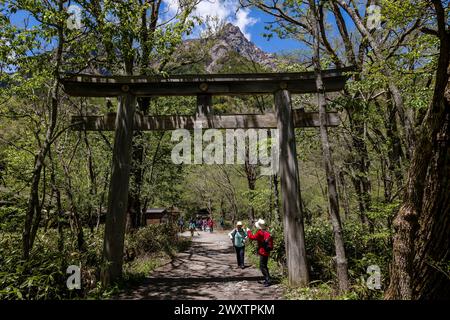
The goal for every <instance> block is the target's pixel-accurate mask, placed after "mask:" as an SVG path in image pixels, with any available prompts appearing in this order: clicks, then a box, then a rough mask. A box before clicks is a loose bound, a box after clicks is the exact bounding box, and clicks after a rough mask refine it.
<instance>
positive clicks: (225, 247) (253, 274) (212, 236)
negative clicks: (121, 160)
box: [117, 232, 282, 300]
mask: <svg viewBox="0 0 450 320" xmlns="http://www.w3.org/2000/svg"><path fill="white" fill-rule="evenodd" d="M183 235H184V236H188V234H187V233H185V234H183ZM260 280H262V276H261V273H260V271H259V270H258V269H257V268H256V267H254V266H248V267H247V268H245V269H240V268H238V267H237V265H236V257H235V253H234V249H233V247H232V244H231V241H230V240H229V239H228V237H227V234H226V233H224V232H214V233H207V232H201V233H200V236H198V235H196V236H194V238H193V242H192V246H191V247H190V248H189V249H187V250H186V251H184V252H181V253H178V254H177V255H176V257H175V258H174V259H172V261H170V262H169V263H166V264H165V265H163V266H161V267H159V268H158V269H156V270H155V271H154V272H153V273H152V274H151V275H150V276H149V277H148V278H147V279H146V280H145V281H144V282H143V283H142V284H140V285H139V286H138V287H135V288H132V289H129V290H127V291H126V292H123V293H122V294H120V295H119V296H118V297H117V298H118V299H160V300H172V299H182V300H190V299H195V300H197V299H198V300H201V299H208V300H210V299H229V300H234V299H239V300H267V299H269V300H270V299H280V298H281V296H282V289H281V288H280V287H279V286H278V285H277V284H274V285H272V286H270V287H268V288H264V287H263V285H262V284H261V283H258V281H260Z"/></svg>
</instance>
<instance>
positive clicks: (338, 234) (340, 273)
mask: <svg viewBox="0 0 450 320" xmlns="http://www.w3.org/2000/svg"><path fill="white" fill-rule="evenodd" d="M309 4H310V9H311V10H312V15H313V18H314V21H315V25H314V27H313V30H314V55H313V64H314V73H315V77H316V87H317V103H318V106H319V118H320V140H321V143H322V153H323V160H324V166H325V173H326V176H327V186H328V201H329V211H330V218H331V224H332V226H333V234H334V246H335V250H336V266H337V277H338V281H339V290H340V292H346V291H347V290H348V289H349V280H348V267H347V258H346V256H345V249H344V238H343V234H342V226H341V219H340V216H339V197H338V194H337V187H336V177H335V173H334V166H333V159H332V156H331V150H330V144H329V141H328V132H327V127H326V116H327V114H326V100H325V88H324V86H323V81H322V74H321V72H322V70H321V66H320V21H319V13H318V11H317V9H316V3H315V0H309Z"/></svg>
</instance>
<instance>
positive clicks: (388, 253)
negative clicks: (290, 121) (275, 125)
mask: <svg viewBox="0 0 450 320" xmlns="http://www.w3.org/2000/svg"><path fill="white" fill-rule="evenodd" d="M201 1H202V0H184V1H176V2H177V3H178V6H177V12H176V13H173V15H170V14H168V10H167V8H166V6H167V2H165V1H163V0H147V1H146V0H126V1H102V0H92V1H70V3H69V2H68V1H63V0H46V1H31V0H13V1H3V0H0V298H1V299H66V298H86V297H95V298H107V297H109V296H110V295H112V294H113V293H114V292H116V291H117V290H120V289H121V288H122V286H123V285H124V283H131V282H133V281H139V279H140V277H142V275H143V274H145V273H148V271H149V270H150V269H152V268H154V267H155V266H156V265H157V264H158V261H159V260H160V259H164V257H166V258H167V256H169V257H170V256H172V255H173V254H174V253H175V252H177V251H179V250H183V248H185V246H186V245H189V243H186V242H185V241H184V240H183V239H181V238H179V237H177V231H176V230H175V227H174V226H171V225H164V226H163V225H161V226H153V225H152V226H144V225H145V223H144V222H145V221H144V217H143V209H145V208H151V207H153V208H158V207H169V206H176V207H178V208H180V209H181V211H182V212H183V213H184V216H185V217H186V218H187V219H188V218H189V217H190V216H191V215H192V214H193V213H195V212H196V210H198V209H200V208H207V209H208V210H209V211H210V212H212V215H213V217H214V219H215V220H216V221H218V220H219V218H220V217H223V218H224V219H225V223H226V225H227V226H231V225H233V224H234V223H235V222H236V221H238V220H244V221H246V224H247V225H248V224H252V222H254V221H256V220H257V219H258V218H259V217H263V218H264V219H266V221H268V224H269V226H270V228H271V232H272V233H273V235H274V239H275V249H274V251H273V253H272V255H271V256H272V258H273V259H272V261H271V263H273V264H271V268H273V269H274V270H276V271H275V272H279V275H280V277H281V278H286V277H287V275H288V272H287V268H288V267H289V266H288V264H287V257H286V245H285V242H284V234H283V232H284V230H283V228H284V227H285V223H283V214H284V213H283V202H282V199H283V197H282V194H281V189H282V188H281V182H280V176H279V175H272V176H266V175H261V174H260V173H261V172H260V171H261V170H260V169H261V168H260V167H259V166H258V165H254V164H250V163H249V161H248V159H246V161H245V164H242V165H241V164H237V165H206V164H202V165H192V166H186V165H177V164H174V163H173V162H172V160H171V151H172V148H173V146H174V142H173V141H171V133H170V132H168V131H167V132H164V131H146V132H142V131H134V133H133V137H132V144H131V150H132V152H131V154H130V156H131V167H130V168H129V169H130V185H129V189H128V192H127V194H122V195H116V197H111V195H110V196H108V190H109V188H110V179H111V176H112V174H114V172H113V171H112V163H113V149H114V147H115V146H114V132H110V131H95V132H92V131H87V130H74V126H75V125H76V124H73V123H72V122H71V116H86V115H103V114H107V113H111V112H115V111H116V109H117V105H118V99H115V98H106V99H105V98H85V97H71V96H69V95H67V94H66V93H65V92H64V91H63V88H62V85H61V83H60V81H59V80H60V78H61V77H62V75H64V74H69V73H70V74H73V73H84V74H94V75H104V76H112V75H127V76H136V75H138V76H154V75H157V76H164V75H169V74H202V73H207V72H210V71H211V70H210V69H211V68H209V67H208V66H211V65H213V66H214V68H215V69H214V70H213V72H214V73H221V74H223V73H256V72H303V71H312V72H314V75H315V82H316V86H317V93H314V94H305V95H292V105H293V108H294V109H304V110H306V111H316V112H319V116H320V118H321V120H320V123H321V125H320V127H318V128H296V129H295V140H296V145H295V147H296V149H297V160H298V167H299V168H298V170H299V177H298V178H299V179H298V182H299V187H300V190H301V192H300V193H301V203H300V208H299V211H300V212H301V213H302V214H300V215H299V217H300V218H301V219H302V224H303V226H302V228H304V241H305V243H304V247H305V251H306V259H307V270H305V272H306V273H307V274H308V275H307V276H308V278H309V281H308V282H306V283H305V282H302V281H300V282H296V281H290V280H291V279H289V281H287V284H286V287H285V293H286V297H287V298H290V299H302V298H305V297H307V298H313V299H323V298H327V299H328V298H333V299H334V298H346V299H407V300H409V299H413V300H416V299H442V298H447V299H448V298H450V87H449V73H450V61H449V60H450V27H449V25H450V17H449V12H450V6H449V2H448V1H445V0H407V1H405V0H404V1H401V0H375V1H369V0H367V1H353V0H350V1H347V0H305V1H297V0H240V1H236V6H237V7H236V9H238V8H240V9H241V10H244V9H245V10H255V11H257V12H260V13H263V14H265V15H266V16H267V17H269V18H268V21H269V20H270V22H267V24H266V26H265V28H266V31H265V32H266V35H265V36H266V37H267V38H268V41H269V43H270V41H271V38H273V37H274V36H276V37H278V38H280V39H289V40H290V41H295V43H298V48H297V49H295V50H291V51H289V52H280V53H279V54H277V55H276V57H275V58H273V61H275V62H274V63H273V66H272V65H268V64H262V63H258V62H257V61H255V60H253V59H252V58H251V57H246V56H243V55H241V54H239V52H236V51H233V50H232V49H229V51H228V52H227V54H226V56H222V57H220V60H217V61H216V60H214V56H213V55H212V54H211V50H212V48H214V46H215V44H217V41H218V39H220V37H221V36H222V33H223V32H226V30H227V24H226V23H225V22H223V21H215V22H214V21H213V22H212V21H211V20H209V21H202V19H200V18H199V17H197V16H196V14H195V8H196V6H197V5H198V3H199V2H201ZM69 5H76V7H77V8H79V9H80V12H81V20H80V21H73V20H71V13H70V12H69V11H68V6H69ZM373 5H376V7H377V8H380V10H381V11H380V12H379V16H378V17H379V19H380V21H379V25H378V26H377V27H376V28H373V27H372V25H371V24H370V23H368V22H370V19H373V16H370V14H371V11H370V10H368V8H369V6H373ZM68 21H69V22H70V23H68ZM77 23H79V24H80V25H79V26H76V27H74V26H73V24H77ZM205 25H206V26H205ZM200 27H201V28H202V32H201V33H200V36H199V37H200V38H198V39H195V40H194V39H193V37H192V35H193V34H196V30H198V28H200ZM186 39H190V40H186ZM212 60H214V61H213V62H211V61H212ZM345 66H352V67H354V71H351V72H349V73H348V74H347V75H348V77H349V80H348V81H347V84H346V86H345V89H344V90H343V91H340V92H332V93H326V92H325V89H326V88H324V87H323V81H322V71H323V70H326V69H334V68H342V67H345ZM130 103H133V101H131V102H130ZM273 104H274V99H273V97H272V96H256V95H255V96H242V97H235V96H233V97H230V96H214V97H213V109H214V112H215V113H216V114H230V113H266V112H273V109H274V107H273ZM135 105H136V112H137V113H138V114H142V115H174V114H177V115H187V114H194V113H195V112H196V108H197V106H196V99H195V97H184V96H179V97H139V98H137V100H136V101H135ZM327 111H337V112H338V114H339V118H340V125H339V126H337V127H332V128H327V127H325V125H324V123H325V116H326V112H327ZM119 197H122V198H124V199H125V200H126V201H125V202H126V203H127V215H128V216H127V219H126V226H125V227H126V234H125V239H124V241H123V242H124V248H123V250H121V248H120V252H119V254H120V256H122V255H123V256H124V265H123V268H122V266H120V270H116V272H115V274H118V275H120V277H119V278H120V279H119V280H118V281H116V280H117V279H109V278H108V277H105V276H104V273H103V272H104V270H105V268H108V266H105V264H106V263H105V261H104V259H103V256H104V248H103V241H104V237H105V235H104V233H105V224H104V220H105V215H106V214H108V213H109V212H110V211H109V210H108V203H110V204H111V203H114V199H118V198H119ZM117 201H119V200H117ZM296 219H297V218H296ZM144 257H146V258H145V259H147V260H145V259H144ZM73 264H75V265H80V264H81V265H82V266H83V268H82V281H83V286H82V290H81V291H69V290H67V288H66V283H65V279H66V268H67V266H68V265H73ZM369 266H377V267H378V268H379V270H380V272H381V288H380V289H378V290H371V289H369V288H368V287H367V285H366V282H365V279H366V278H367V277H368V276H369V275H368V273H367V268H368V267H369ZM122 271H123V272H122Z"/></svg>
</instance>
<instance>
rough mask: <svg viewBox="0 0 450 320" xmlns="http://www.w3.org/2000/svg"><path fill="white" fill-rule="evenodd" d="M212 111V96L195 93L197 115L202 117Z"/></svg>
mask: <svg viewBox="0 0 450 320" xmlns="http://www.w3.org/2000/svg"><path fill="white" fill-rule="evenodd" d="M211 113H212V96H211V95H210V94H198V95H197V113H196V116H197V117H204V116H207V115H209V114H211Z"/></svg>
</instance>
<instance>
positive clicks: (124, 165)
mask: <svg viewBox="0 0 450 320" xmlns="http://www.w3.org/2000/svg"><path fill="white" fill-rule="evenodd" d="M126 89H127V88H124V89H123V90H124V91H127V90H126ZM135 108H136V97H135V96H133V95H130V94H124V95H122V96H120V97H119V106H118V110H117V117H116V123H115V137H114V150H113V160H112V174H111V181H110V185H109V193H108V211H107V214H106V222H105V236H104V246H103V259H104V263H105V265H104V266H103V267H104V269H103V270H102V282H103V285H108V284H110V283H112V282H113V281H115V280H117V279H118V278H120V277H121V276H122V263H123V248H124V239H125V224H126V217H127V214H126V210H127V202H128V186H129V177H130V165H131V163H130V162H131V143H132V138H133V122H134V114H135Z"/></svg>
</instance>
